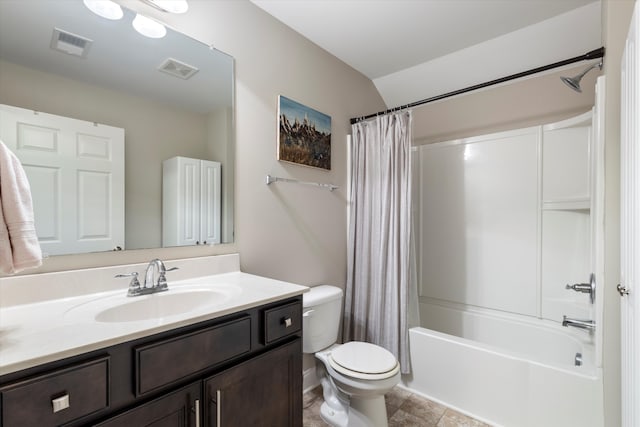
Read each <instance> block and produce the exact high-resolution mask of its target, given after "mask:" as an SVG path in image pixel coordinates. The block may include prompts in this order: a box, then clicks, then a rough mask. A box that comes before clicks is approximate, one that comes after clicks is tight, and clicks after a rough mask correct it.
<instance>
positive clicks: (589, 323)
mask: <svg viewBox="0 0 640 427" xmlns="http://www.w3.org/2000/svg"><path fill="white" fill-rule="evenodd" d="M562 326H565V327H566V326H573V327H575V328H580V329H588V330H590V331H593V330H595V329H596V322H594V321H593V320H579V319H571V318H569V317H567V316H562Z"/></svg>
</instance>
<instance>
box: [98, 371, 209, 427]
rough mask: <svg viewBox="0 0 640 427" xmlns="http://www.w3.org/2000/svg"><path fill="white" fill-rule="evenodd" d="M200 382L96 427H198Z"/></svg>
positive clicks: (137, 407)
mask: <svg viewBox="0 0 640 427" xmlns="http://www.w3.org/2000/svg"><path fill="white" fill-rule="evenodd" d="M200 392H201V387H200V382H196V383H194V384H191V385H189V386H187V387H184V388H181V389H179V390H176V391H173V392H171V393H168V394H166V395H165V396H163V397H160V398H157V399H155V400H152V401H151V402H149V403H144V404H141V405H139V406H136V407H135V408H133V409H131V410H129V411H126V412H124V413H122V414H120V415H116V416H114V417H112V418H109V419H108V420H107V421H104V422H101V423H98V424H95V426H96V427H134V426H135V427H138V426H140V427H142V426H145V427H147V426H148V427H173V426H175V427H187V426H188V427H198V425H202V424H199V423H200V419H201V418H200V419H198V417H201V416H202V413H201V411H200V401H201V398H200Z"/></svg>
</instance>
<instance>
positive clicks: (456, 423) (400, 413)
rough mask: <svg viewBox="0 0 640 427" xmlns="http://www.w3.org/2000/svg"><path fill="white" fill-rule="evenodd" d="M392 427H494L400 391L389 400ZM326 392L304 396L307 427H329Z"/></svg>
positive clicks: (310, 393)
mask: <svg viewBox="0 0 640 427" xmlns="http://www.w3.org/2000/svg"><path fill="white" fill-rule="evenodd" d="M385 400H386V403H387V417H388V418H389V427H490V426H489V425H488V424H485V423H482V422H480V421H478V420H475V419H473V418H470V417H468V416H466V415H463V414H461V413H459V412H456V411H454V410H453V409H450V408H447V407H446V406H443V405H440V404H439V403H435V402H432V401H430V400H427V399H425V398H423V397H421V396H418V395H415V394H412V393H410V392H408V391H406V390H404V389H401V388H399V387H396V388H394V389H393V390H392V391H391V392H390V393H388V394H387V395H386V396H385ZM320 405H322V389H321V388H320V387H317V388H315V389H313V390H311V391H309V392H307V393H305V395H304V418H303V424H304V427H326V425H327V424H325V423H324V421H322V418H320Z"/></svg>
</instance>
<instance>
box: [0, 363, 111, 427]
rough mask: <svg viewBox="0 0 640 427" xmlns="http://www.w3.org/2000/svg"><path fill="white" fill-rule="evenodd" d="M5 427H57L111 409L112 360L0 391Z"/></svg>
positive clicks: (67, 369) (39, 377) (70, 367)
mask: <svg viewBox="0 0 640 427" xmlns="http://www.w3.org/2000/svg"><path fill="white" fill-rule="evenodd" d="M0 395H1V396H2V423H0V424H1V425H3V426H7V427H9V426H38V427H46V426H58V425H61V424H65V423H68V422H71V421H74V420H77V419H80V418H82V417H84V416H87V415H89V414H92V413H95V412H97V411H100V410H102V409H105V408H108V407H109V357H103V358H100V359H96V360H92V361H89V362H85V363H80V364H76V365H73V366H69V367H67V368H63V369H58V370H55V371H53V372H51V373H49V374H45V375H41V376H38V377H35V378H32V379H29V380H25V381H21V382H19V383H16V384H11V385H8V386H6V387H3V388H2V389H0Z"/></svg>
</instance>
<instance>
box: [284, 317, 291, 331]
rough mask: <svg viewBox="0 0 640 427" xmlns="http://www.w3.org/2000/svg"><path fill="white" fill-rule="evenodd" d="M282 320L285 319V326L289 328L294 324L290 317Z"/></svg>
mask: <svg viewBox="0 0 640 427" xmlns="http://www.w3.org/2000/svg"><path fill="white" fill-rule="evenodd" d="M282 320H284V327H285V328H288V327H289V326H291V325H292V324H293V322H292V321H291V318H290V317H285V318H284V319H282Z"/></svg>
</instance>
